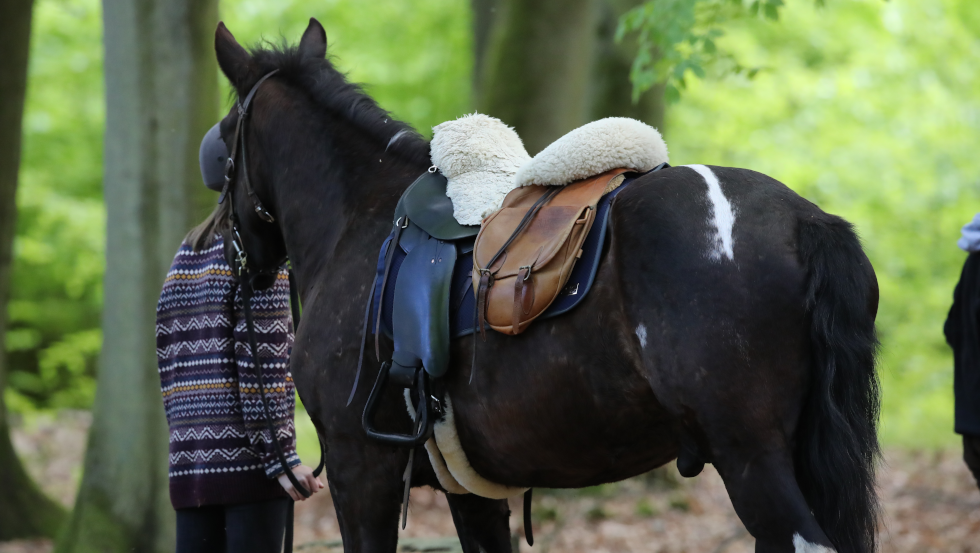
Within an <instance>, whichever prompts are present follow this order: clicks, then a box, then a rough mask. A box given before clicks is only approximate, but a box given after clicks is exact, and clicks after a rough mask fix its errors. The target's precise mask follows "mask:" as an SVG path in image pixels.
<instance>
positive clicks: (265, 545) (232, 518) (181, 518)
mask: <svg viewBox="0 0 980 553" xmlns="http://www.w3.org/2000/svg"><path fill="white" fill-rule="evenodd" d="M292 503H293V500H292V499H290V498H288V497H286V498H282V499H273V500H271V501H260V502H258V503H243V504H241V505H208V506H205V507H198V508H195V509H178V510H177V553H222V552H228V553H280V552H281V551H282V550H283V538H284V536H285V533H286V522H287V520H288V518H289V516H288V515H289V511H290V508H291V507H292Z"/></svg>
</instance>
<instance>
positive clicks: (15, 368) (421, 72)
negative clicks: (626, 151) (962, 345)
mask: <svg viewBox="0 0 980 553" xmlns="http://www.w3.org/2000/svg"><path fill="white" fill-rule="evenodd" d="M770 5H771V6H772V8H768V7H767V6H770ZM650 6H653V7H652V8H650ZM221 9H222V12H223V13H224V15H225V20H226V23H227V24H228V26H229V28H230V29H231V30H232V32H234V33H235V35H236V36H237V37H238V39H239V40H240V41H242V42H243V43H255V42H256V41H258V40H260V39H261V37H262V36H263V35H264V36H265V37H266V38H268V39H271V40H274V41H277V42H278V41H279V40H280V38H279V37H280V36H281V35H282V36H285V37H287V38H288V39H290V40H291V41H294V42H295V41H296V40H297V39H298V37H299V36H300V34H301V33H302V31H303V29H305V27H306V24H307V20H308V17H310V16H315V17H317V18H318V19H320V21H321V22H322V23H323V24H324V26H325V27H326V29H327V36H328V40H329V52H330V54H331V55H332V56H334V62H335V63H336V64H337V66H338V67H339V68H341V69H342V70H345V71H348V72H349V73H350V76H351V78H352V79H353V80H355V81H362V82H366V83H369V86H368V87H367V90H368V91H369V92H370V93H371V94H372V95H374V97H375V98H376V99H377V100H378V101H379V102H380V103H381V105H383V106H384V107H386V108H388V109H390V110H392V112H393V113H394V115H395V116H397V117H400V118H404V119H405V120H407V121H409V122H410V123H412V124H414V125H415V126H416V127H417V128H419V129H420V130H421V131H423V132H427V131H428V130H429V129H430V128H431V126H432V125H434V124H436V123H439V122H441V121H444V120H447V119H451V118H454V117H457V116H459V115H461V114H462V113H465V112H466V110H467V109H469V106H470V71H471V64H472V61H471V57H472V51H471V38H470V29H471V27H470V20H469V17H470V16H469V13H468V5H467V3H465V2H452V1H450V0H420V1H418V2H402V1H399V0H379V1H377V2H341V1H340V0H326V1H323V2H311V1H309V0H289V1H283V2H270V1H267V0H226V1H224V2H223V3H222V7H221ZM647 9H651V10H654V11H642V10H647ZM671 10H673V11H671ZM685 10H687V11H685ZM773 10H776V12H775V13H778V15H779V19H780V21H779V23H778V24H773V23H772V22H771V21H770V19H771V16H772V15H773V13H772V12H773ZM767 11H768V12H770V13H769V16H770V17H769V18H767V16H766V13H767ZM685 14H686V15H685ZM99 17H100V6H99V2H98V0H38V3H37V6H36V11H35V21H34V25H35V27H34V31H35V32H34V36H33V39H32V40H33V43H32V52H31V55H32V57H31V69H30V71H31V75H30V82H29V89H28V102H27V113H26V118H25V144H24V148H25V149H24V159H23V167H22V171H21V189H20V192H19V195H18V208H19V219H18V227H17V233H18V234H17V242H16V244H15V246H16V250H15V255H16V260H15V267H14V283H13V289H12V294H13V299H12V302H11V304H10V307H9V310H10V315H11V327H10V331H9V332H8V335H7V336H6V337H5V338H6V347H7V349H8V351H10V353H11V362H12V366H11V369H12V374H11V375H10V388H9V389H8V392H7V393H8V397H7V399H8V402H9V405H10V406H11V407H12V408H14V409H28V408H38V407H41V408H53V407H62V406H75V407H85V406H88V405H89V404H90V403H91V400H92V394H91V390H92V386H93V382H94V381H93V380H92V377H93V374H94V370H95V358H96V355H97V352H98V347H99V342H100V334H99V312H100V309H101V279H102V271H103V265H104V251H103V250H104V245H103V244H104V223H103V221H104V209H103V207H102V199H101V194H102V192H101V173H102V161H101V159H102V127H103V122H104V114H103V107H102V106H103V101H104V100H103V92H102V74H101V57H102V52H101V48H102V46H101V37H100V33H101V23H100V20H99ZM629 17H632V18H633V19H632V20H630V22H629V23H627V22H624V25H623V28H622V29H621V34H623V33H627V32H636V33H642V32H643V30H644V29H646V31H647V38H646V39H645V40H647V41H648V42H647V43H646V44H647V47H646V49H647V51H648V52H649V53H650V58H649V60H650V61H649V64H648V65H647V66H644V65H642V64H641V65H640V66H639V69H638V66H634V80H635V74H636V73H638V72H642V71H646V70H648V69H649V70H653V68H654V65H655V63H654V61H653V60H656V59H658V55H655V54H657V53H658V52H660V51H668V50H670V51H671V52H672V53H671V54H670V56H673V57H672V58H671V59H673V60H674V61H673V62H670V63H668V64H667V65H657V66H656V67H657V68H659V69H657V70H658V71H660V70H663V73H662V75H672V77H671V78H673V79H675V83H674V87H675V89H677V90H678V91H679V90H680V88H681V87H686V90H685V92H684V94H683V97H681V98H680V100H679V101H678V102H677V103H675V104H674V105H673V106H672V107H671V109H670V110H669V112H668V125H667V128H668V136H667V141H668V143H669V144H670V147H671V152H672V162H674V163H675V164H683V163H710V164H718V165H730V166H737V167H747V168H751V169H755V170H758V171H761V172H764V173H767V174H769V175H771V176H773V177H775V178H777V179H779V180H781V181H783V182H785V183H787V184H788V185H789V186H790V187H792V188H793V189H794V190H796V191H797V192H799V193H800V194H802V195H803V196H805V197H807V198H808V199H810V200H812V201H814V202H816V203H818V204H819V205H820V206H821V207H823V208H824V209H826V210H827V211H830V212H832V213H837V214H839V215H842V216H844V217H846V218H847V219H849V220H850V221H852V222H854V223H855V224H856V225H857V227H858V230H859V231H860V233H861V234H862V236H863V238H864V240H865V244H866V247H867V251H868V253H869V256H870V258H871V261H872V263H873V264H874V266H875V269H876V271H877V273H878V279H879V283H880V286H881V309H880V313H879V328H880V330H881V336H882V341H883V344H884V348H883V353H882V358H881V374H882V379H883V385H884V411H883V438H884V440H885V442H886V443H892V444H894V443H901V444H914V445H932V444H945V443H949V442H951V441H952V440H954V439H955V437H954V435H953V434H952V431H951V421H952V408H951V406H952V395H951V387H952V384H951V373H952V366H951V365H952V363H951V356H950V353H949V350H948V348H947V347H946V345H945V343H944V340H943V337H942V322H943V320H944V318H945V315H946V310H947V309H948V307H949V303H950V300H951V292H952V288H953V285H954V283H955V281H956V278H957V277H958V275H959V268H960V265H961V263H962V261H963V259H964V257H965V255H964V254H963V253H962V252H960V251H959V250H957V249H956V247H955V245H954V242H955V240H956V238H957V236H958V233H959V227H960V226H961V225H962V224H963V223H965V222H966V221H968V220H969V219H970V217H971V216H972V215H973V213H974V212H976V211H978V210H980V177H978V175H980V156H977V155H976V153H975V149H976V144H977V143H980V96H978V95H977V93H976V91H977V90H980V82H978V79H980V77H978V76H977V71H976V61H975V60H976V59H977V56H978V55H980V42H978V38H977V37H980V5H978V4H977V3H976V2H973V1H971V0H929V1H921V2H919V1H916V0H891V1H889V2H881V1H880V0H837V1H835V2H830V3H828V5H827V6H826V7H825V8H822V9H816V8H815V7H814V2H811V1H810V0H803V1H796V2H787V3H786V5H785V6H782V7H780V6H779V4H778V3H772V2H764V3H760V4H758V8H757V9H756V11H755V13H753V9H752V4H751V3H748V2H744V3H742V2H739V3H736V2H732V1H731V0H696V1H695V0H654V1H652V2H649V3H647V4H645V5H644V6H643V7H642V8H640V9H638V11H634V12H631V15H630V16H629ZM651 25H652V27H651ZM722 27H723V28H724V30H725V35H723V36H721V35H719V33H718V30H719V29H721V28H722ZM658 29H667V30H669V31H670V33H668V39H662V38H660V37H659V35H658V33H659V32H660V31H658ZM664 40H667V42H663V41H664ZM658 41H659V42H658ZM668 46H669V48H668ZM695 54H696V56H695ZM685 60H687V61H688V62H689V63H688V65H686V66H684V67H683V69H682V70H680V71H678V70H677V67H679V66H680V65H681V63H682V62H683V61H685ZM692 60H693V61H692ZM734 60H738V61H739V63H736V62H735V61H734ZM657 63H659V62H657ZM671 64H673V65H671ZM691 64H695V65H696V66H697V67H700V71H701V72H703V73H704V74H706V75H708V78H706V79H691V78H690V75H697V74H698V72H699V70H696V69H694V68H693V67H694V66H693V65H691ZM750 67H751V68H766V70H765V71H760V72H758V74H754V72H753V71H751V70H749V69H746V68H750ZM657 75H658V74H657V73H654V74H653V76H652V77H649V79H650V80H649V81H647V82H650V83H652V82H656V81H657V79H658V78H662V77H657ZM752 77H754V78H752ZM736 224H737V223H736ZM304 417H305V415H303V414H302V413H299V414H298V415H297V420H298V421H305V419H304ZM300 450H301V455H302V457H303V459H304V461H306V462H308V463H315V459H316V455H317V453H316V437H315V431H314V430H313V429H312V427H311V426H310V427H308V428H305V429H303V428H301V429H300ZM586 493H598V494H599V495H601V493H602V490H601V489H597V490H590V491H589V492H586Z"/></svg>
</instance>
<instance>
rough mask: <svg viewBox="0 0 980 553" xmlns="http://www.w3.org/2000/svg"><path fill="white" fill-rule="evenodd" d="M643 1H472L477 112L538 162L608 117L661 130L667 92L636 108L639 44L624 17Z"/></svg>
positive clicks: (648, 96) (656, 90)
mask: <svg viewBox="0 0 980 553" xmlns="http://www.w3.org/2000/svg"><path fill="white" fill-rule="evenodd" d="M641 3H642V0H471V6H472V8H473V53H474V56H475V59H474V64H473V86H474V91H475V93H474V97H475V98H476V106H477V109H478V111H481V112H484V113H488V114H490V115H493V116H495V117H499V118H500V119H501V120H503V121H504V122H505V123H507V124H508V125H511V126H513V127H514V128H515V129H517V132H518V134H520V135H521V138H522V139H523V140H524V145H525V146H526V147H527V150H528V152H529V153H531V154H532V155H533V154H534V153H535V152H537V151H539V150H541V149H542V148H544V147H545V146H547V145H548V144H550V143H551V142H552V141H554V140H555V139H557V138H558V137H560V136H561V135H562V134H564V133H566V132H568V131H570V130H572V129H574V128H576V127H578V126H580V125H583V124H585V123H588V122H589V121H594V120H596V119H601V118H603V117H632V118H634V119H638V120H640V121H643V122H645V123H647V124H649V125H652V126H654V127H656V128H658V129H660V130H661V132H662V131H663V125H664V102H663V87H661V86H657V87H654V88H653V89H652V90H650V91H648V92H647V93H645V94H644V95H643V96H642V97H641V98H640V100H639V102H637V103H635V104H634V103H633V101H632V91H633V86H632V84H631V83H630V80H629V74H630V66H631V65H632V63H633V58H634V57H635V56H636V50H637V45H636V40H635V38H634V37H632V36H631V37H627V38H626V39H625V40H623V41H622V42H621V43H616V41H615V34H616V26H617V25H618V23H619V18H620V17H621V16H622V15H623V14H624V13H626V11H628V10H629V9H630V8H633V7H635V6H637V5H639V4H641Z"/></svg>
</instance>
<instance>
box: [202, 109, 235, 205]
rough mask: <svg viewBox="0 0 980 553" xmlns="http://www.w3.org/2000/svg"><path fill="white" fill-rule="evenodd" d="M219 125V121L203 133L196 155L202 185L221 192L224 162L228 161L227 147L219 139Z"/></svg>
mask: <svg viewBox="0 0 980 553" xmlns="http://www.w3.org/2000/svg"><path fill="white" fill-rule="evenodd" d="M220 126H221V123H220V122H218V123H215V124H214V126H213V127H211V130H209V131H208V133H207V134H205V135H204V140H202V141H201V152H200V154H199V155H198V158H199V159H198V160H199V161H200V163H201V178H202V179H204V185H205V186H207V187H208V188H210V189H211V190H214V191H215V192H221V190H222V188H224V186H225V164H226V163H227V162H228V147H227V146H225V141H224V140H222V139H221V129H220Z"/></svg>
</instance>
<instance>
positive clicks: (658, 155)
mask: <svg viewBox="0 0 980 553" xmlns="http://www.w3.org/2000/svg"><path fill="white" fill-rule="evenodd" d="M667 161H669V160H668V155H667V144H666V143H664V139H663V138H662V137H661V136H660V133H659V132H658V131H657V129H655V128H653V127H651V126H650V125H647V124H645V123H641V122H640V121H637V120H636V119H630V118H628V117H607V118H605V119H600V120H598V121H593V122H592V123H589V124H587V125H583V126H581V127H579V128H577V129H575V130H574V131H572V132H570V133H568V134H566V135H565V136H563V137H561V138H559V139H558V140H556V141H554V142H553V143H551V145H550V146H548V147H547V148H545V149H544V150H541V152H540V153H539V154H538V155H536V156H534V159H532V160H531V161H529V162H528V163H525V164H524V165H522V166H521V168H520V169H519V170H518V171H517V185H518V186H530V185H532V184H545V185H565V184H568V183H570V182H575V181H577V180H581V179H584V178H586V177H591V176H593V175H598V174H600V173H605V172H606V171H608V170H610V169H618V168H621V167H625V168H628V169H633V170H635V171H640V172H644V171H649V170H651V169H653V168H654V167H656V166H657V165H660V164H661V163H665V162H667Z"/></svg>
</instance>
